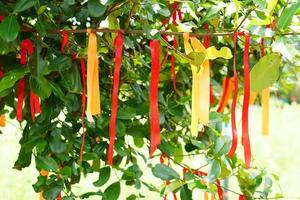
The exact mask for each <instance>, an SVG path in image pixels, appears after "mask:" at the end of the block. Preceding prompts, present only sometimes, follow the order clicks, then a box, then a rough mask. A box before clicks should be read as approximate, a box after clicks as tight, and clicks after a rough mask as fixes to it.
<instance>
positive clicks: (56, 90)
mask: <svg viewBox="0 0 300 200" xmlns="http://www.w3.org/2000/svg"><path fill="white" fill-rule="evenodd" d="M50 86H51V89H52V92H53V94H54V95H55V96H56V97H57V98H59V99H60V100H62V101H66V97H65V94H64V93H63V91H62V90H61V87H60V86H59V85H58V84H56V83H54V82H50Z"/></svg>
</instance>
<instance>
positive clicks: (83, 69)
mask: <svg viewBox="0 0 300 200" xmlns="http://www.w3.org/2000/svg"><path fill="white" fill-rule="evenodd" d="M80 66H81V82H82V95H81V126H82V138H81V147H80V154H79V160H80V162H82V156H83V150H84V143H85V131H84V112H85V104H86V67H85V61H84V59H83V58H81V59H80Z"/></svg>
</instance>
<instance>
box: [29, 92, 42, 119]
mask: <svg viewBox="0 0 300 200" xmlns="http://www.w3.org/2000/svg"><path fill="white" fill-rule="evenodd" d="M30 112H31V118H32V121H35V115H36V114H38V113H40V112H41V107H40V101H39V97H38V96H37V95H36V94H35V93H34V92H33V91H30Z"/></svg>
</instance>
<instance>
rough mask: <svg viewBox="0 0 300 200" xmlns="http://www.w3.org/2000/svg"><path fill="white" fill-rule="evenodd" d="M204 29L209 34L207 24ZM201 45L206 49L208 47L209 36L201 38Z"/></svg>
mask: <svg viewBox="0 0 300 200" xmlns="http://www.w3.org/2000/svg"><path fill="white" fill-rule="evenodd" d="M204 29H205V30H206V31H207V33H209V28H208V23H205V24H204ZM203 44H204V47H205V48H208V47H209V45H210V36H209V35H208V34H207V35H206V36H204V37H203Z"/></svg>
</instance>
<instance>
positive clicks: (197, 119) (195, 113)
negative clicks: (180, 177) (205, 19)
mask: <svg viewBox="0 0 300 200" xmlns="http://www.w3.org/2000/svg"><path fill="white" fill-rule="evenodd" d="M183 38H184V48H185V53H186V54H190V53H191V52H193V51H195V52H199V53H205V52H206V51H205V47H204V46H203V45H202V44H201V42H200V41H199V40H197V38H194V37H193V38H191V44H192V46H193V48H194V50H193V48H192V47H191V45H190V43H189V39H190V37H189V33H184V34H183ZM191 68H192V74H193V83H192V120H191V133H192V135H193V136H197V135H198V124H199V123H200V124H201V125H207V124H208V122H209V82H210V79H209V73H210V72H209V71H210V68H209V61H208V60H204V62H203V63H202V65H201V66H200V70H198V67H197V66H196V65H194V64H191Z"/></svg>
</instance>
